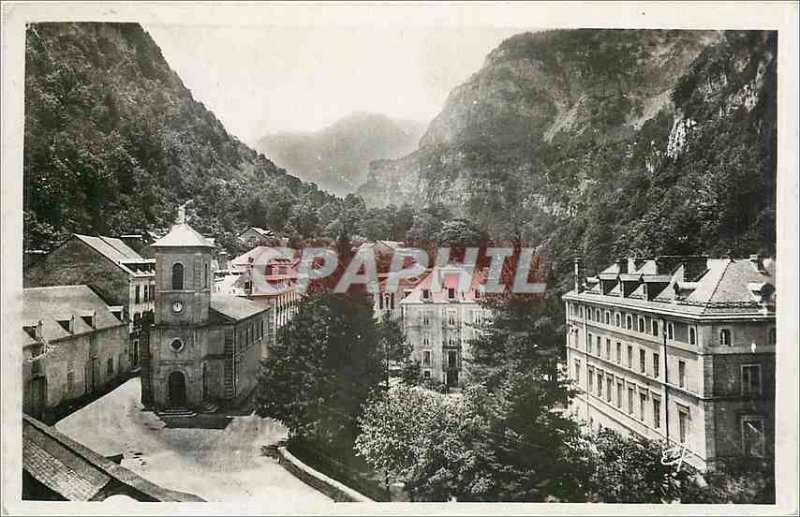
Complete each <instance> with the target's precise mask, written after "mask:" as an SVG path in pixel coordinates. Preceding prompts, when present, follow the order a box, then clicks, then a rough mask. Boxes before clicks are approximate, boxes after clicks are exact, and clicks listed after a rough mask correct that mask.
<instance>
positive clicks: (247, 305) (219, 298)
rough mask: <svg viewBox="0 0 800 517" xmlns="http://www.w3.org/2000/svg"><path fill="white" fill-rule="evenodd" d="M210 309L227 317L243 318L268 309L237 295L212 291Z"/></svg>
mask: <svg viewBox="0 0 800 517" xmlns="http://www.w3.org/2000/svg"><path fill="white" fill-rule="evenodd" d="M211 310H212V311H214V312H216V313H218V314H220V315H221V316H223V317H225V318H227V319H231V320H243V319H246V318H249V317H250V316H255V315H256V314H258V313H260V312H264V311H266V310H268V307H265V306H263V305H259V304H257V303H254V302H251V301H250V300H246V299H244V298H240V297H238V296H232V295H229V294H221V293H213V294H212V295H211Z"/></svg>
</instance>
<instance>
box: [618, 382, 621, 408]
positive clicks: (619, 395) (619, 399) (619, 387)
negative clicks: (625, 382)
mask: <svg viewBox="0 0 800 517" xmlns="http://www.w3.org/2000/svg"><path fill="white" fill-rule="evenodd" d="M617 407H618V408H622V381H619V382H617Z"/></svg>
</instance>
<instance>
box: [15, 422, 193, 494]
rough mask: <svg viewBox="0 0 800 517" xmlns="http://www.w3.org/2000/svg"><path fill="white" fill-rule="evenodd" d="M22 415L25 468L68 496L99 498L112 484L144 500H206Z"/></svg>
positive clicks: (118, 489)
mask: <svg viewBox="0 0 800 517" xmlns="http://www.w3.org/2000/svg"><path fill="white" fill-rule="evenodd" d="M22 418H23V420H22V468H23V469H24V470H25V471H26V472H28V474H30V475H31V476H32V477H33V478H34V479H36V480H37V481H39V482H40V483H42V484H43V485H45V486H46V487H47V488H49V489H50V490H52V491H54V492H55V493H57V494H59V495H61V496H62V497H64V498H65V499H68V500H70V501H92V500H99V499H103V497H104V495H106V492H107V491H108V490H107V489H109V488H110V490H111V491H116V492H122V493H125V492H127V493H128V494H130V495H132V496H134V497H133V498H134V499H136V500H141V501H151V502H157V501H172V502H190V501H198V502H199V501H203V499H201V498H199V497H197V496H195V495H192V494H186V493H183V492H176V491H174V490H167V489H165V488H161V487H159V486H158V485H155V484H154V483H151V482H150V481H147V480H146V479H144V478H142V477H140V476H138V475H137V474H134V473H133V472H131V471H130V470H128V469H126V468H125V467H122V466H121V465H117V464H116V463H114V462H113V461H111V460H109V459H108V458H105V457H103V456H101V455H100V454H98V453H96V452H94V451H93V450H91V449H89V448H88V447H85V446H84V445H81V444H80V443H78V442H76V441H74V440H72V439H70V438H68V437H67V436H65V435H63V434H62V433H60V432H58V431H56V430H55V429H54V428H52V427H50V426H48V425H45V424H43V423H42V422H39V421H38V420H35V419H33V418H31V417H29V416H28V415H23V417H22Z"/></svg>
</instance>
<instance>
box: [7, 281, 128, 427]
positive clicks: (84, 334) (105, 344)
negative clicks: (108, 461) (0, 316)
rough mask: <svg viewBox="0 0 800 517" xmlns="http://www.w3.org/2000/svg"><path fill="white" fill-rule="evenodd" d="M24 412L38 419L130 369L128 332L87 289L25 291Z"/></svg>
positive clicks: (112, 311) (117, 315) (118, 316)
mask: <svg viewBox="0 0 800 517" xmlns="http://www.w3.org/2000/svg"><path fill="white" fill-rule="evenodd" d="M20 340H21V342H22V350H23V364H22V381H23V394H24V395H23V410H24V412H25V413H27V414H29V415H32V416H34V417H36V418H41V417H42V415H43V414H45V415H46V414H47V413H48V412H49V411H51V410H53V409H56V408H57V407H58V406H61V405H64V404H68V403H70V402H71V401H75V400H77V399H80V398H82V397H84V396H87V395H89V394H91V393H93V392H95V391H97V390H100V389H102V388H103V387H104V386H106V385H108V384H110V383H111V382H113V381H114V380H116V379H117V378H119V377H121V376H124V375H125V374H126V373H127V372H128V371H129V370H130V355H129V351H128V346H129V341H128V329H127V325H126V323H125V322H124V321H123V318H122V309H121V308H116V309H114V308H110V307H108V306H107V305H106V303H105V301H103V299H101V298H100V297H99V296H98V295H97V294H96V293H95V292H94V291H92V290H91V289H90V288H89V287H88V286H85V285H65V286H53V287H32V288H26V289H24V290H23V297H22V328H21V329H20Z"/></svg>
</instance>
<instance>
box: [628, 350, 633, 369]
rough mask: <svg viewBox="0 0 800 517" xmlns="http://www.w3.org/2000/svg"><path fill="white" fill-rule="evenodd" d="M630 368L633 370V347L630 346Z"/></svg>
mask: <svg viewBox="0 0 800 517" xmlns="http://www.w3.org/2000/svg"><path fill="white" fill-rule="evenodd" d="M628 368H633V346H632V345H628Z"/></svg>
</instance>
